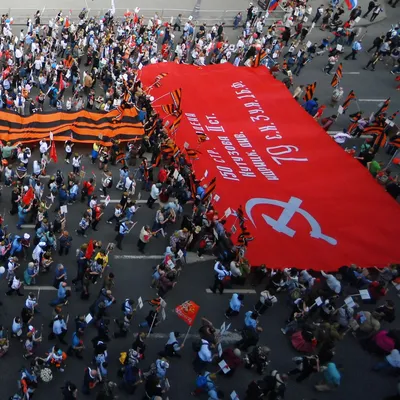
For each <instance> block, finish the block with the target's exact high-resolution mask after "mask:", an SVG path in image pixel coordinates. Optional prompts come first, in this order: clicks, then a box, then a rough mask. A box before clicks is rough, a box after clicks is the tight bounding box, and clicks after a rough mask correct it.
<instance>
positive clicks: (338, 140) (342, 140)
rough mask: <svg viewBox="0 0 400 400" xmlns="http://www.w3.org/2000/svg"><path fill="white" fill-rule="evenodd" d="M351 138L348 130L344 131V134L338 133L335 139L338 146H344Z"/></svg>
mask: <svg viewBox="0 0 400 400" xmlns="http://www.w3.org/2000/svg"><path fill="white" fill-rule="evenodd" d="M350 138H351V136H350V135H349V134H348V133H347V130H346V129H343V132H340V133H337V134H336V135H335V136H334V137H333V139H334V140H335V142H336V143H338V144H343V143H345V142H346V140H347V139H350Z"/></svg>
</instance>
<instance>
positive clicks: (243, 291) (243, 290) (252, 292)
mask: <svg viewBox="0 0 400 400" xmlns="http://www.w3.org/2000/svg"><path fill="white" fill-rule="evenodd" d="M206 293H207V294H210V293H213V292H212V291H211V289H206ZM217 293H219V292H217ZM225 293H226V294H232V293H239V294H241V293H242V294H257V292H256V291H255V290H254V289H224V294H225Z"/></svg>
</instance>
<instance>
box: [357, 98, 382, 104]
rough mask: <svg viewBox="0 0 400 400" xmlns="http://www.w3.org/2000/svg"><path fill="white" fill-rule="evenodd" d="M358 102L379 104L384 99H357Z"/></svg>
mask: <svg viewBox="0 0 400 400" xmlns="http://www.w3.org/2000/svg"><path fill="white" fill-rule="evenodd" d="M357 100H358V101H367V102H376V103H380V102H382V101H385V100H386V99H357Z"/></svg>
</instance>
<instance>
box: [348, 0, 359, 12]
mask: <svg viewBox="0 0 400 400" xmlns="http://www.w3.org/2000/svg"><path fill="white" fill-rule="evenodd" d="M345 1H346V5H347V8H348V9H349V10H352V9H353V8H356V7H357V0H345Z"/></svg>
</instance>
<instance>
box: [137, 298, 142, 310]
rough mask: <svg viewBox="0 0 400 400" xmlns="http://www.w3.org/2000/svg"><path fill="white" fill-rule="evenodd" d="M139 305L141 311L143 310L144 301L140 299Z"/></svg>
mask: <svg viewBox="0 0 400 400" xmlns="http://www.w3.org/2000/svg"><path fill="white" fill-rule="evenodd" d="M137 303H138V306H139V309H140V310H141V309H142V308H143V299H142V298H141V297H139V298H138V301H137Z"/></svg>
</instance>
